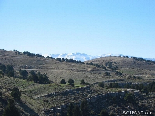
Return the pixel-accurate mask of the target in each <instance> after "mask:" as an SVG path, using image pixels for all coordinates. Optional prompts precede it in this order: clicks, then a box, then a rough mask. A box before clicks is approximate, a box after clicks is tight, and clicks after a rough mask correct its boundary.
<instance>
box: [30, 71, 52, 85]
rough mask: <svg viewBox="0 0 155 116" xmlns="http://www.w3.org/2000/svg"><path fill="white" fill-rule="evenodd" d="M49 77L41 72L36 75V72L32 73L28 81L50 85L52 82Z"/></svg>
mask: <svg viewBox="0 0 155 116" xmlns="http://www.w3.org/2000/svg"><path fill="white" fill-rule="evenodd" d="M48 78H49V77H48V76H47V75H46V74H45V73H44V74H41V73H40V72H38V73H35V72H34V71H30V75H29V76H28V77H27V80H28V81H34V83H39V84H49V83H50V80H49V79H48Z"/></svg>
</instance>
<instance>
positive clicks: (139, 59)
mask: <svg viewBox="0 0 155 116" xmlns="http://www.w3.org/2000/svg"><path fill="white" fill-rule="evenodd" d="M131 58H133V59H134V60H137V61H145V62H147V63H154V64H155V61H152V60H146V59H144V58H138V57H131Z"/></svg>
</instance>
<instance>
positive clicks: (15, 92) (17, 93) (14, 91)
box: [11, 87, 21, 100]
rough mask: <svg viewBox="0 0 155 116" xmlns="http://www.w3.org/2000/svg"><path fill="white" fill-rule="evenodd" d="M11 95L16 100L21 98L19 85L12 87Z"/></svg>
mask: <svg viewBox="0 0 155 116" xmlns="http://www.w3.org/2000/svg"><path fill="white" fill-rule="evenodd" d="M11 96H12V97H13V98H14V100H20V96H21V93H20V91H19V89H18V88H17V87H14V88H13V89H12V92H11Z"/></svg>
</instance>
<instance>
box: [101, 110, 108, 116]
mask: <svg viewBox="0 0 155 116" xmlns="http://www.w3.org/2000/svg"><path fill="white" fill-rule="evenodd" d="M100 116H109V114H108V112H107V111H106V110H105V109H103V110H101V112H100Z"/></svg>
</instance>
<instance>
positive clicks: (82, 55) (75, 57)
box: [51, 52, 100, 62]
mask: <svg viewBox="0 0 155 116" xmlns="http://www.w3.org/2000/svg"><path fill="white" fill-rule="evenodd" d="M51 57H53V58H67V59H73V60H78V61H79V60H80V61H82V62H83V61H87V60H91V59H95V58H99V57H100V56H91V55H87V54H85V53H78V52H77V53H69V54H67V53H65V54H52V55H51Z"/></svg>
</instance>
